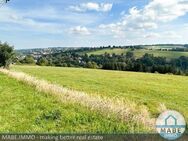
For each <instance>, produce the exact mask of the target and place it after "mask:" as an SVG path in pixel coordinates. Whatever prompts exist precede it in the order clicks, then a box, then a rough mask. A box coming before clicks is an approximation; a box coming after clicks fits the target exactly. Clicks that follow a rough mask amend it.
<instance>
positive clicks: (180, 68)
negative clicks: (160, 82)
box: [20, 51, 188, 75]
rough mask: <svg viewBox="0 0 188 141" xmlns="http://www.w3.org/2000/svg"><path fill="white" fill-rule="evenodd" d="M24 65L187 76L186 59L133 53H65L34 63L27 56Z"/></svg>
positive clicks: (40, 59)
mask: <svg viewBox="0 0 188 141" xmlns="http://www.w3.org/2000/svg"><path fill="white" fill-rule="evenodd" d="M20 62H21V63H26V64H32V63H33V64H35V63H36V64H37V65H40V66H58V67H83V68H94V69H106V70H120V71H134V72H150V73H162V74H166V73H171V74H176V75H188V57H185V56H182V57H179V58H176V59H169V58H166V57H155V56H153V55H152V54H147V53H146V54H145V55H143V56H142V57H141V58H136V57H135V56H134V53H133V52H131V51H129V52H127V53H126V54H121V55H117V54H108V53H105V54H103V55H88V54H78V53H76V51H73V52H71V51H67V52H64V53H57V54H51V55H45V56H43V57H41V58H39V59H38V60H37V61H34V58H33V57H32V56H31V55H29V56H26V57H25V59H23V60H22V61H20Z"/></svg>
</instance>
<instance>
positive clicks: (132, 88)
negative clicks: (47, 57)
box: [12, 66, 188, 121]
mask: <svg viewBox="0 0 188 141" xmlns="http://www.w3.org/2000/svg"><path fill="white" fill-rule="evenodd" d="M12 69H13V70H16V71H22V72H25V73H27V74H30V75H32V76H35V77H37V78H39V79H45V80H47V81H49V82H51V83H55V84H58V85H61V86H63V87H66V88H70V89H74V90H78V91H84V92H87V93H88V94H90V95H99V96H102V97H103V96H105V97H110V98H114V97H116V98H119V99H129V100H132V101H135V102H136V103H138V104H139V105H145V106H147V107H148V109H149V111H150V113H151V114H152V117H154V118H156V117H157V116H158V115H159V113H160V111H159V108H160V104H164V105H165V106H166V107H167V108H168V109H174V110H177V111H180V112H181V113H182V114H184V116H185V118H186V120H187V121H188V113H187V110H188V103H187V101H188V95H187V93H186V92H187V91H188V87H187V86H188V85H187V84H188V77H186V76H175V75H161V74H150V73H135V72H119V71H105V70H93V69H82V68H58V67H36V66H14V67H12Z"/></svg>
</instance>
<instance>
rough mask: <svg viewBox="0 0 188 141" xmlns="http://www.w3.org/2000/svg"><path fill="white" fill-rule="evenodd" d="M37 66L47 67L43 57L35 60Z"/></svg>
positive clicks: (46, 61)
mask: <svg viewBox="0 0 188 141" xmlns="http://www.w3.org/2000/svg"><path fill="white" fill-rule="evenodd" d="M37 65H39V66H47V65H48V60H47V59H46V58H44V57H42V58H40V59H38V60H37Z"/></svg>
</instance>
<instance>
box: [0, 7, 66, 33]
mask: <svg viewBox="0 0 188 141" xmlns="http://www.w3.org/2000/svg"><path fill="white" fill-rule="evenodd" d="M0 19H1V22H2V23H9V24H18V25H20V26H22V28H21V30H23V28H24V29H26V30H31V29H33V30H35V31H41V32H48V33H62V31H61V30H60V29H62V28H63V27H62V25H60V24H57V23H50V22H41V21H36V20H34V19H33V18H30V17H27V15H26V14H25V13H22V12H19V11H16V10H13V9H10V8H8V7H4V8H2V9H1V10H0Z"/></svg>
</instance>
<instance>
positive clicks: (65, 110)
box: [0, 67, 144, 133]
mask: <svg viewBox="0 0 188 141" xmlns="http://www.w3.org/2000/svg"><path fill="white" fill-rule="evenodd" d="M25 68H26V69H27V67H25ZM33 69H36V71H37V70H38V69H37V68H35V67H33ZM0 80H1V83H0V103H1V104H0V113H1V114H0V125H1V126H0V132H1V133H7V132H16V133H23V132H24V133H36V132H37V133H49V132H50V133H58V132H59V133H85V132H87V133H126V132H131V131H132V132H133V130H130V127H129V126H130V125H131V124H128V123H124V122H119V120H117V119H116V118H113V116H112V117H104V116H103V115H101V114H100V113H98V112H95V111H91V110H89V109H88V108H85V107H83V106H81V105H77V104H72V103H69V102H64V103H62V102H60V101H59V100H58V99H57V98H56V97H55V96H51V95H48V94H45V93H42V92H38V91H36V89H35V88H34V87H30V86H28V85H27V84H24V83H23V82H19V81H17V80H15V79H12V78H9V77H8V76H6V75H4V74H2V73H0ZM132 126H133V125H132ZM136 130H137V128H135V127H134V131H136ZM137 131H139V132H141V131H144V130H143V129H142V128H140V129H138V130H137Z"/></svg>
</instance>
